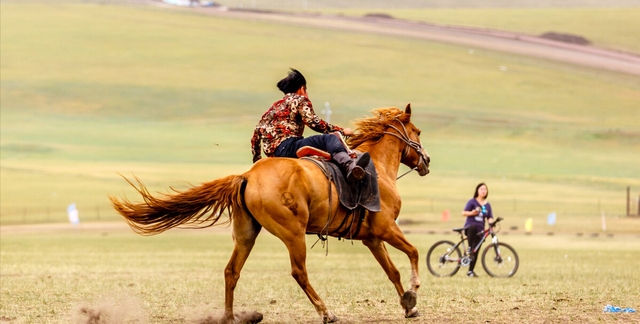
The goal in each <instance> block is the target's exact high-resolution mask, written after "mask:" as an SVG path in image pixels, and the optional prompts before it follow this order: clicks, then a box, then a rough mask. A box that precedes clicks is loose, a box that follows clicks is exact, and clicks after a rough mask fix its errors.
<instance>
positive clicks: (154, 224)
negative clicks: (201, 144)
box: [109, 175, 246, 236]
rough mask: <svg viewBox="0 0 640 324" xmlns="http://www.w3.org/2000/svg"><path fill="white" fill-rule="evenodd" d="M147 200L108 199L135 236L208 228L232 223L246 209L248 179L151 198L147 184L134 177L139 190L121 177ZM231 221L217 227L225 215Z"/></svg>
mask: <svg viewBox="0 0 640 324" xmlns="http://www.w3.org/2000/svg"><path fill="white" fill-rule="evenodd" d="M122 177H123V178H124V179H125V180H126V181H127V182H128V183H129V184H130V185H131V186H133V187H134V188H135V189H136V190H137V191H138V192H139V193H140V194H141V195H142V198H143V199H144V202H141V203H132V202H130V201H129V200H128V199H126V198H123V199H122V201H120V200H119V199H118V198H116V197H112V196H109V199H110V200H111V203H112V204H113V208H115V210H116V211H117V212H118V213H120V215H122V217H124V220H125V221H126V222H127V223H128V224H129V226H130V227H131V229H133V231H134V232H136V233H138V234H140V235H149V236H150V235H155V234H160V233H162V232H164V231H166V230H168V229H171V228H174V227H178V226H182V227H183V228H205V227H210V226H213V225H220V224H228V223H230V222H231V220H232V217H233V212H234V211H239V210H240V208H243V206H244V205H243V198H242V196H243V194H244V188H245V187H246V179H245V178H244V177H242V176H240V175H231V176H227V177H224V178H220V179H217V180H214V181H211V182H207V183H204V184H202V185H200V186H198V187H192V188H190V189H188V190H185V191H178V190H176V189H174V188H171V189H172V190H173V191H174V192H175V193H173V194H164V193H160V194H159V195H160V196H159V197H154V196H152V195H151V194H150V193H149V191H148V190H147V188H146V187H145V186H144V184H143V183H142V182H141V181H140V179H138V178H137V177H135V176H134V177H135V179H136V182H137V183H138V186H139V187H138V186H136V185H135V184H133V183H132V182H131V181H129V179H127V178H126V177H124V176H122ZM225 212H226V213H227V214H228V215H229V218H228V219H227V220H225V221H224V222H221V223H218V220H220V217H221V216H222V214H223V213H225Z"/></svg>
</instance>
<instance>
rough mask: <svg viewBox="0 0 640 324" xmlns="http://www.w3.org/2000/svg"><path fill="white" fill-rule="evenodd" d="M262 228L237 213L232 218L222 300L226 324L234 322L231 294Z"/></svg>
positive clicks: (241, 213) (246, 215)
mask: <svg viewBox="0 0 640 324" xmlns="http://www.w3.org/2000/svg"><path fill="white" fill-rule="evenodd" d="M261 228H262V226H260V224H258V222H256V220H255V219H253V217H251V216H250V215H248V214H246V213H244V212H239V213H237V215H234V217H233V242H234V248H233V253H232V254H231V259H230V260H229V263H228V264H227V267H226V268H225V270H224V283H225V287H224V288H225V289H224V290H225V299H224V304H225V305H224V306H225V307H224V310H225V311H224V321H225V322H228V323H233V322H234V315H233V292H234V290H235V288H236V284H237V283H238V279H240V271H241V270H242V267H243V266H244V263H245V261H246V260H247V257H249V253H251V249H252V248H253V245H254V244H255V241H256V237H257V236H258V234H259V233H260V229H261ZM257 315H259V316H258V317H259V318H257V319H254V320H253V321H251V322H252V323H258V322H260V321H261V320H262V315H261V314H257Z"/></svg>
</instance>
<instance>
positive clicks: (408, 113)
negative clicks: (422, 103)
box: [404, 103, 411, 116]
mask: <svg viewBox="0 0 640 324" xmlns="http://www.w3.org/2000/svg"><path fill="white" fill-rule="evenodd" d="M404 113H405V114H407V115H409V116H411V104H410V103H409V104H407V108H405V109H404Z"/></svg>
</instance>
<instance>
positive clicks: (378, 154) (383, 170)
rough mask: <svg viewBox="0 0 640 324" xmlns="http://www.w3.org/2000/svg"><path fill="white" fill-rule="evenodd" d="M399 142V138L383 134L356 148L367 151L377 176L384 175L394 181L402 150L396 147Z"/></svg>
mask: <svg viewBox="0 0 640 324" xmlns="http://www.w3.org/2000/svg"><path fill="white" fill-rule="evenodd" d="M399 143H400V140H398V139H396V138H394V137H391V136H385V137H383V138H382V139H381V140H380V141H378V142H376V143H363V144H362V145H360V146H359V147H358V148H357V150H361V151H366V152H369V154H370V155H371V159H372V160H373V161H374V163H375V165H376V172H377V173H378V176H384V177H387V178H389V180H391V181H392V182H396V178H397V177H398V169H399V168H400V157H401V155H402V151H401V149H400V148H399V147H398V145H399Z"/></svg>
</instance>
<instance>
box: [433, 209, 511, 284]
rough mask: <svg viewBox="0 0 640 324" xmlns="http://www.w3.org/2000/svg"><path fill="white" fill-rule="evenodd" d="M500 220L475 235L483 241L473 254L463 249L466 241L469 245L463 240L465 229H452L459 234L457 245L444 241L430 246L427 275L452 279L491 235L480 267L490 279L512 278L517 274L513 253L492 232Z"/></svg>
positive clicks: (509, 247)
mask: <svg viewBox="0 0 640 324" xmlns="http://www.w3.org/2000/svg"><path fill="white" fill-rule="evenodd" d="M502 220H503V218H502V217H498V218H497V219H496V220H495V222H493V224H490V225H489V228H488V229H485V230H484V231H482V232H480V233H478V235H481V236H482V239H481V240H480V243H478V245H477V246H476V247H475V248H474V249H473V253H471V251H469V249H467V247H466V246H465V241H468V239H467V238H466V237H465V236H464V230H465V228H464V227H462V228H454V229H453V231H454V232H458V233H459V234H460V242H458V243H457V244H454V243H453V242H451V241H447V240H443V241H439V242H436V243H435V244H434V245H433V246H431V248H430V249H429V253H427V267H428V268H429V271H431V273H432V274H433V275H434V276H436V277H450V276H453V275H455V274H456V273H457V272H458V270H459V269H460V267H461V266H465V267H466V266H469V263H471V260H472V259H471V258H473V256H474V254H475V253H476V252H477V251H478V250H479V249H480V246H481V245H482V243H483V242H484V241H485V240H486V238H487V237H488V236H489V235H491V244H489V245H488V246H487V247H486V248H485V249H484V252H482V267H483V268H484V270H485V271H486V272H487V273H488V274H489V275H490V276H492V277H499V278H508V277H512V276H513V275H514V274H515V273H516V271H518V265H519V263H520V261H519V259H518V254H517V253H516V250H514V249H513V248H512V247H511V246H510V245H508V244H506V243H501V242H498V236H497V235H496V233H497V232H498V231H495V230H494V227H495V226H496V224H497V223H499V222H500V221H502ZM460 245H462V249H463V251H466V252H465V254H464V256H462V254H461V253H460V249H459V247H460ZM469 248H470V247H469Z"/></svg>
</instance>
